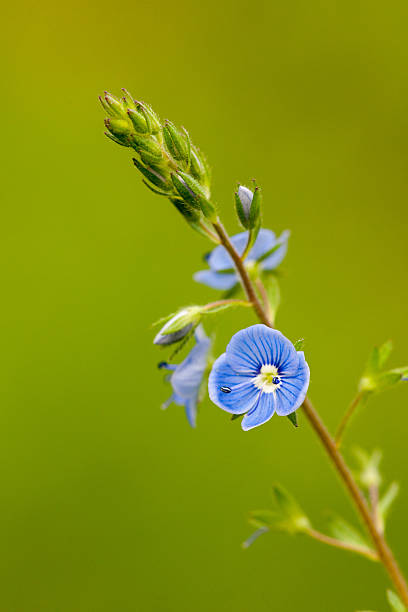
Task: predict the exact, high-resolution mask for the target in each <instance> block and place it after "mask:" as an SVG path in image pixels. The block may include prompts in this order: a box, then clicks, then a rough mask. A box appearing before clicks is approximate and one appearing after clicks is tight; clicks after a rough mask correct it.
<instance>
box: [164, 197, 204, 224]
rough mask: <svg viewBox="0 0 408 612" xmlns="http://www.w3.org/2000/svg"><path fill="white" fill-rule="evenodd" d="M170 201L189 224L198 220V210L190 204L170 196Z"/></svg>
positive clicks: (196, 222)
mask: <svg viewBox="0 0 408 612" xmlns="http://www.w3.org/2000/svg"><path fill="white" fill-rule="evenodd" d="M170 202H171V203H172V204H174V206H175V207H176V208H177V210H178V211H179V213H181V214H182V215H183V217H184V218H185V219H186V221H187V222H188V223H190V225H192V226H194V225H195V224H198V223H199V222H200V216H201V214H200V212H199V211H198V210H197V209H196V208H193V207H192V206H190V204H188V203H187V202H186V201H185V200H181V199H180V198H170Z"/></svg>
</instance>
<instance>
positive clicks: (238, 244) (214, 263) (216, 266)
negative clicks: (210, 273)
mask: <svg viewBox="0 0 408 612" xmlns="http://www.w3.org/2000/svg"><path fill="white" fill-rule="evenodd" d="M231 242H232V244H233V246H234V247H235V249H236V250H237V251H238V253H239V254H240V255H241V254H242V253H243V252H244V249H245V247H246V244H247V242H248V232H242V233H241V234H236V235H235V236H232V238H231ZM207 263H208V265H209V266H210V268H211V270H214V272H219V271H220V270H230V269H231V268H233V267H234V262H233V261H232V259H231V257H230V255H229V254H228V252H227V251H226V250H225V247H223V246H222V245H221V244H220V245H219V246H217V247H215V249H214V250H213V251H212V252H211V253H210V256H209V257H208V259H207Z"/></svg>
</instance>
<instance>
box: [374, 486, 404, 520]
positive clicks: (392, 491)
mask: <svg viewBox="0 0 408 612" xmlns="http://www.w3.org/2000/svg"><path fill="white" fill-rule="evenodd" d="M398 493H399V484H398V483H397V482H392V483H391V484H390V486H389V487H388V489H387V490H386V492H385V493H384V495H382V496H381V498H380V500H379V502H378V514H379V515H380V519H381V523H382V530H383V531H384V527H385V522H386V520H387V516H388V513H389V511H390V509H391V506H392V504H393V503H394V501H395V500H396V498H397V496H398Z"/></svg>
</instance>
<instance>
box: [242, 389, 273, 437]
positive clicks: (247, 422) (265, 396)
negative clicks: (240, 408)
mask: <svg viewBox="0 0 408 612" xmlns="http://www.w3.org/2000/svg"><path fill="white" fill-rule="evenodd" d="M275 401H276V399H275V395H274V393H261V394H260V397H259V400H258V402H257V404H256V405H255V407H254V408H252V410H250V411H249V412H248V413H247V414H246V415H245V416H244V418H243V419H242V423H241V426H242V429H243V430H244V431H248V430H249V429H252V428H253V427H258V425H263V424H264V423H266V421H269V419H270V418H271V417H272V415H273V413H274V412H275Z"/></svg>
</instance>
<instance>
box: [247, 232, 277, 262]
mask: <svg viewBox="0 0 408 612" xmlns="http://www.w3.org/2000/svg"><path fill="white" fill-rule="evenodd" d="M275 244H276V236H275V232H273V231H272V230H268V229H261V230H260V232H259V234H258V236H257V238H256V240H255V243H254V246H253V247H252V249H251V250H250V251H249V253H248V257H247V259H249V260H257V259H259V258H260V257H262V255H265V253H267V252H268V251H270V250H271V249H272V248H273V247H274V246H275Z"/></svg>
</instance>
